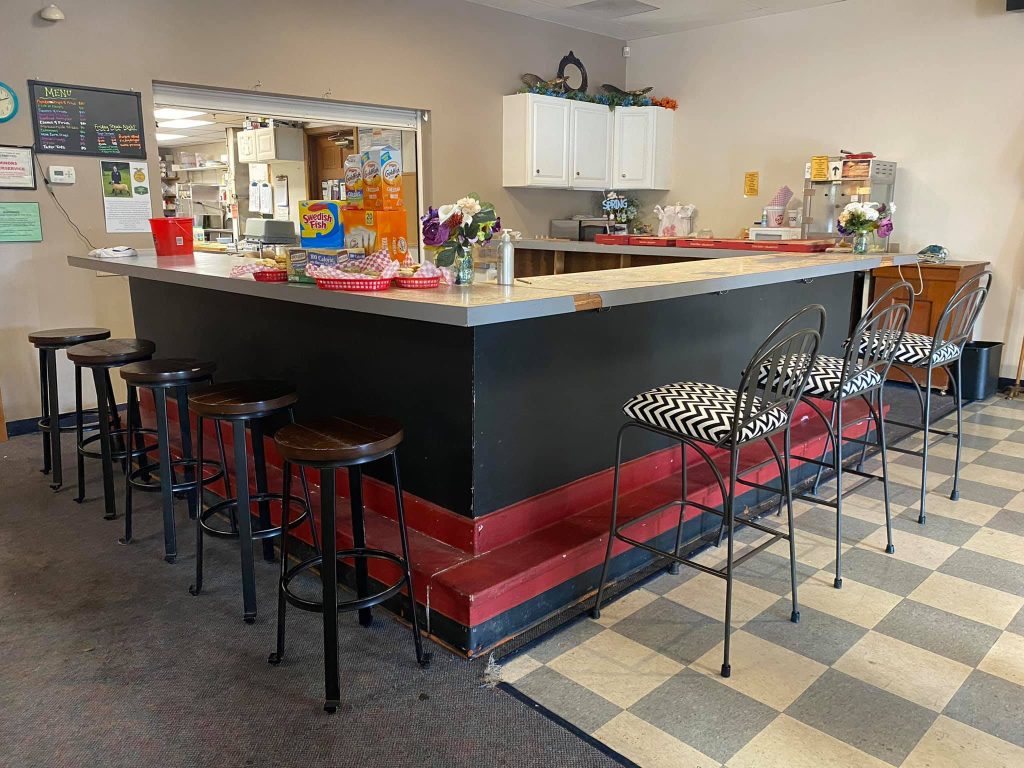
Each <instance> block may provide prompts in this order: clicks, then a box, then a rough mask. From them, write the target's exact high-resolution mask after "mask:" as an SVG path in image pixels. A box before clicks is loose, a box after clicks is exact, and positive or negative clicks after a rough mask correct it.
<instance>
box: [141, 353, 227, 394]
mask: <svg viewBox="0 0 1024 768" xmlns="http://www.w3.org/2000/svg"><path fill="white" fill-rule="evenodd" d="M215 370H217V364H216V363H211V362H200V361H199V360H194V359H192V358H190V357H171V358H164V359H162V360H161V359H158V360H143V361H140V362H137V363H129V364H128V365H126V366H124V367H123V368H121V378H122V379H124V380H125V382H127V383H128V384H131V385H132V386H134V387H152V386H168V387H174V386H180V385H182V384H188V383H189V382H193V381H201V380H203V379H208V378H210V376H212V375H213V372H214V371H215Z"/></svg>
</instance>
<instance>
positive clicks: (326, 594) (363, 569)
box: [269, 417, 431, 712]
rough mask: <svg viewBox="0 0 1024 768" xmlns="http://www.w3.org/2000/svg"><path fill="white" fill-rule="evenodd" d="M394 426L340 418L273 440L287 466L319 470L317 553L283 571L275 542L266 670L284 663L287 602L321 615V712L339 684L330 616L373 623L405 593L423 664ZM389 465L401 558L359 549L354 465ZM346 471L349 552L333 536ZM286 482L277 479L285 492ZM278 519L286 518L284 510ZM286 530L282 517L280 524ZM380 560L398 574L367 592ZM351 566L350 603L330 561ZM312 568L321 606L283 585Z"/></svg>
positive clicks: (290, 429)
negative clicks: (273, 629) (370, 567)
mask: <svg viewBox="0 0 1024 768" xmlns="http://www.w3.org/2000/svg"><path fill="white" fill-rule="evenodd" d="M402 436H403V432H402V426H401V425H400V424H399V423H398V422H396V421H393V420H391V419H386V418H380V417H364V418H352V419H342V418H337V417H327V418H320V419H316V420H313V421H308V422H303V423H301V424H291V425H288V426H285V427H282V428H281V429H280V430H279V431H278V433H277V435H275V437H274V442H275V443H276V444H277V450H278V452H279V453H280V454H281V456H282V457H284V458H285V459H286V460H287V461H289V462H292V463H293V464H297V465H299V467H300V468H302V467H311V468H313V469H318V470H320V526H321V531H320V540H321V542H322V546H323V551H322V553H321V554H320V555H319V556H317V557H312V558H310V559H308V560H305V561H303V562H301V563H299V564H298V565H296V566H294V567H293V568H288V537H287V536H285V537H283V538H282V539H281V579H280V582H279V588H278V596H277V650H276V651H275V652H274V653H272V654H270V658H269V661H270V663H271V664H275V665H276V664H280V663H281V661H282V660H283V659H284V629H285V608H286V604H287V603H291V604H292V605H294V606H295V607H296V608H300V609H302V610H304V611H313V612H316V613H322V614H323V620H324V687H325V690H326V698H325V701H324V709H325V710H326V711H328V712H335V711H336V710H337V708H338V706H339V704H340V703H341V680H340V678H339V674H338V612H339V611H359V623H360V624H362V625H363V626H369V624H370V622H371V621H372V620H373V617H372V615H371V613H370V608H371V607H372V606H374V605H378V604H379V603H382V602H384V601H385V600H387V599H389V598H390V597H393V596H394V595H397V594H398V593H399V592H401V590H402V587H405V588H406V590H407V591H408V598H409V617H410V620H411V621H412V633H413V640H414V641H415V644H416V660H417V662H419V664H420V666H422V667H426V666H428V665H429V664H430V656H431V654H429V653H424V651H423V640H422V638H421V637H420V627H419V620H418V619H417V617H416V597H415V595H414V593H413V584H412V569H411V568H410V565H409V563H410V560H409V536H408V532H407V531H406V527H405V509H404V507H403V505H402V483H401V479H400V478H399V475H398V455H397V450H398V445H399V444H400V443H401V442H402ZM389 457H390V459H391V467H392V471H393V472H394V477H395V505H396V506H397V509H398V532H399V536H400V538H401V542H402V555H401V557H399V556H398V555H396V554H395V553H393V552H388V551H386V550H382V549H374V548H371V547H367V546H366V533H365V530H364V526H363V490H362V466H363V465H364V464H369V463H370V462H373V461H380V460H382V459H387V458H389ZM342 467H345V468H347V469H348V482H349V491H350V497H351V504H352V540H353V542H352V543H353V547H352V549H343V550H340V551H339V550H338V542H337V539H336V537H335V533H336V531H335V524H336V521H335V517H334V515H335V498H334V495H335V474H336V472H337V470H339V469H341V468H342ZM290 479H291V478H290V476H289V474H288V473H286V474H285V484H286V485H285V490H284V492H285V494H287V493H288V484H289V483H290ZM284 514H286V515H287V514H288V512H287V510H285V513H284ZM282 525H287V519H285V520H284V521H282ZM371 558H373V559H378V560H385V561H388V562H391V563H394V564H395V565H396V566H398V567H399V568H400V569H401V572H402V576H401V578H399V580H398V581H396V582H395V583H393V584H391V585H390V586H387V587H385V588H384V589H382V590H381V591H380V592H377V593H375V594H372V595H371V594H368V592H369V584H368V581H369V576H368V572H367V561H368V560H369V559H371ZM345 559H351V560H354V561H355V572H356V599H355V600H342V601H340V602H339V600H338V591H337V590H338V561H339V560H345ZM317 566H319V567H320V584H321V598H322V599H321V600H320V601H315V600H306V599H304V598H302V597H299V596H298V595H296V594H295V593H293V592H292V591H291V590H289V588H288V585H289V584H290V582H291V581H292V579H294V578H295V577H296V576H298V575H299V574H300V573H302V572H303V571H306V570H308V569H310V568H314V567H317Z"/></svg>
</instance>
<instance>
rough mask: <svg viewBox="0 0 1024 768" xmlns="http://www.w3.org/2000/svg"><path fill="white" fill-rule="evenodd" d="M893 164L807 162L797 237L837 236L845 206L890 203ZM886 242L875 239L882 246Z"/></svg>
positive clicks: (867, 160)
mask: <svg viewBox="0 0 1024 768" xmlns="http://www.w3.org/2000/svg"><path fill="white" fill-rule="evenodd" d="M895 194H896V163H894V162H891V161H889V160H879V159H878V158H875V157H857V156H840V157H830V158H828V167H827V172H826V169H825V168H823V167H822V165H821V163H820V162H814V161H813V160H812V162H810V163H808V164H807V166H806V168H805V171H804V207H803V223H802V225H801V230H800V237H801V238H803V239H805V240H824V239H828V238H838V237H841V235H840V234H839V226H838V219H839V214H840V213H842V211H843V208H845V207H846V206H847V204H849V203H867V202H874V203H886V204H889V203H891V202H893V200H894V198H895ZM886 241H887V239H885V240H883V239H881V238H879V243H880V244H881V245H882V246H883V247H885V245H886Z"/></svg>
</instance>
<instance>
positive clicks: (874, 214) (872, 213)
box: [864, 206, 878, 221]
mask: <svg viewBox="0 0 1024 768" xmlns="http://www.w3.org/2000/svg"><path fill="white" fill-rule="evenodd" d="M864 218H865V219H867V220H868V221H878V209H877V208H871V207H870V206H865V207H864Z"/></svg>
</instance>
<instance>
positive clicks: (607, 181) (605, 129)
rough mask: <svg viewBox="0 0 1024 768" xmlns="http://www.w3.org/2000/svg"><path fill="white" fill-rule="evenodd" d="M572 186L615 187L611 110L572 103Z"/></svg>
mask: <svg viewBox="0 0 1024 768" xmlns="http://www.w3.org/2000/svg"><path fill="white" fill-rule="evenodd" d="M570 123H571V127H570V135H569V148H570V156H571V163H570V168H569V186H571V187H572V188H573V189H594V190H599V191H604V190H606V189H609V188H610V187H611V186H612V181H611V178H612V110H610V109H608V107H606V106H604V105H603V104H587V103H584V102H573V104H572V109H571V110H570Z"/></svg>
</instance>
